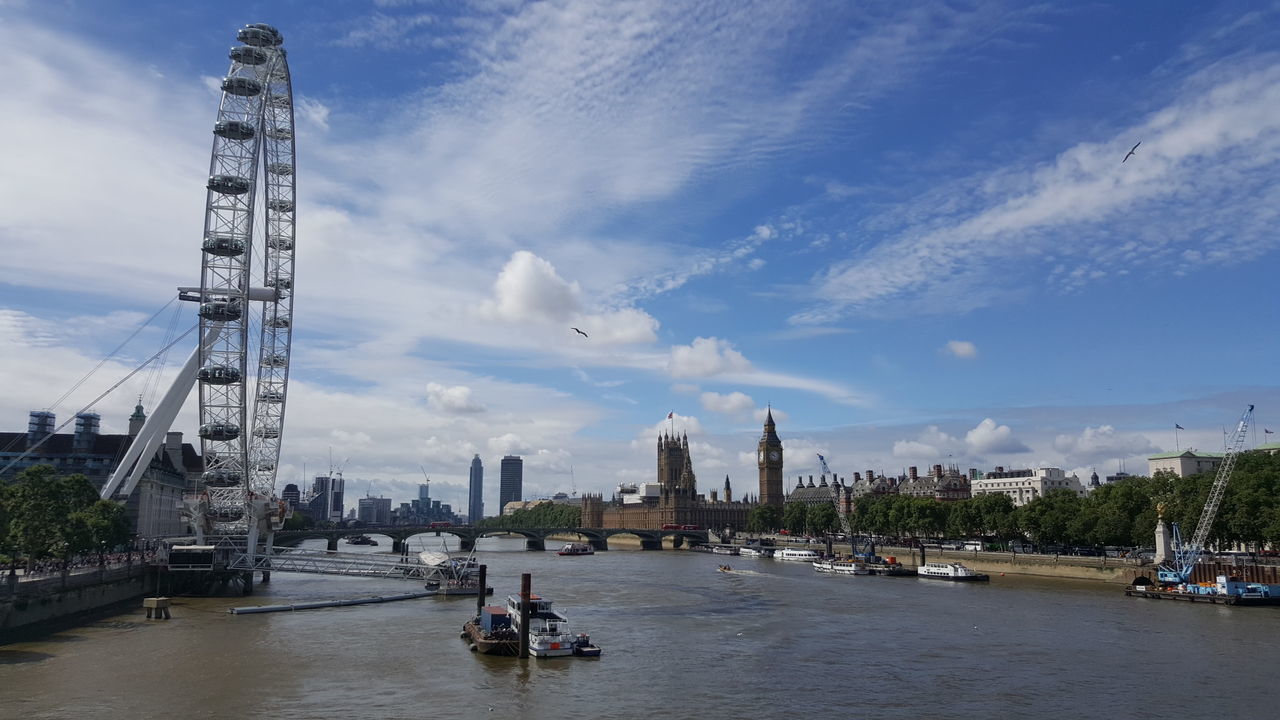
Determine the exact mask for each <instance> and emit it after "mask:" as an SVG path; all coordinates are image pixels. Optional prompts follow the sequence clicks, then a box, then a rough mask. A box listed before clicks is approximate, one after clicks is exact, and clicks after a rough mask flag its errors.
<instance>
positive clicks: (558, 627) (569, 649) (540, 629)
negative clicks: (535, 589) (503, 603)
mask: <svg viewBox="0 0 1280 720" xmlns="http://www.w3.org/2000/svg"><path fill="white" fill-rule="evenodd" d="M529 603H530V605H529V654H530V655H532V656H534V657H562V656H564V655H572V654H573V649H574V642H575V640H576V638H575V637H574V635H573V634H572V633H570V632H569V619H568V618H566V617H565V616H564V614H563V613H561V612H560V611H558V610H554V609H552V607H551V601H550V600H548V599H546V598H544V597H539V596H537V595H530V596H529ZM507 614H508V615H509V616H510V617H511V627H512V628H514V629H515V631H516V633H517V636H518V634H519V632H520V596H519V595H509V596H507Z"/></svg>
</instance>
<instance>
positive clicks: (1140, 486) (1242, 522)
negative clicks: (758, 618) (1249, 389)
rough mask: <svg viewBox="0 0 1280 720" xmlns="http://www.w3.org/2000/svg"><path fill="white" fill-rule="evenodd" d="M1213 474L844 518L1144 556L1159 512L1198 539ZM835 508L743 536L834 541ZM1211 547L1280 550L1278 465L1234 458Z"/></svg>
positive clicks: (898, 498)
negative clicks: (784, 534)
mask: <svg viewBox="0 0 1280 720" xmlns="http://www.w3.org/2000/svg"><path fill="white" fill-rule="evenodd" d="M1214 477H1215V476H1214V474H1213V473H1203V474H1199V475H1190V476H1187V477H1178V476H1177V475H1174V474H1173V473H1169V472H1157V473H1156V474H1155V476H1153V477H1141V476H1132V477H1127V478H1123V479H1120V480H1118V481H1116V482H1113V483H1108V484H1106V485H1102V486H1101V487H1098V488H1096V489H1094V491H1093V492H1092V493H1090V494H1089V495H1087V496H1085V497H1080V496H1079V495H1076V494H1075V493H1073V492H1071V491H1069V490H1051V491H1049V492H1047V493H1045V494H1044V495H1043V496H1041V497H1037V498H1036V499H1034V500H1032V501H1031V502H1029V503H1027V504H1025V505H1023V506H1021V507H1014V504H1013V501H1012V500H1011V499H1010V498H1009V497H1008V496H1006V495H1001V494H987V495H979V496H977V497H973V498H970V499H968V500H960V501H956V502H938V501H936V500H934V499H932V498H917V497H910V496H906V495H879V496H865V497H861V498H858V499H857V500H856V502H855V504H854V509H853V511H852V512H851V513H850V516H849V523H850V526H851V529H852V530H853V531H854V532H856V533H859V534H868V535H878V536H887V537H897V538H943V537H950V538H986V539H990V540H993V541H998V542H1007V541H1010V540H1015V539H1026V540H1030V541H1032V542H1034V543H1036V544H1038V545H1042V546H1045V545H1071V546H1092V547H1101V546H1108V545H1110V546H1121V547H1142V546H1150V545H1152V544H1153V542H1154V538H1155V528H1156V520H1157V508H1163V510H1164V518H1165V521H1166V522H1177V523H1179V525H1180V527H1181V529H1182V535H1183V537H1184V538H1190V536H1191V535H1192V534H1193V533H1194V532H1195V529H1196V524H1197V523H1198V522H1199V519H1200V514H1201V512H1202V511H1203V510H1204V506H1205V503H1206V502H1207V500H1208V497H1209V491H1210V489H1211V487H1212V486H1213V481H1214ZM839 528H840V523H839V518H838V517H837V516H836V512H835V508H834V506H833V505H829V504H820V505H813V506H806V505H804V504H802V503H798V502H797V503H787V504H786V505H785V506H783V508H782V509H781V510H779V509H778V508H775V507H765V506H762V507H757V508H755V509H753V510H752V512H751V514H750V515H749V517H748V521H747V530H748V531H752V532H773V531H776V530H780V529H785V530H787V531H788V532H790V533H809V534H813V535H818V534H823V533H828V532H837V531H839ZM1207 542H1208V543H1209V544H1210V545H1212V546H1215V547H1218V548H1227V547H1234V546H1236V545H1238V544H1239V545H1243V546H1246V547H1251V548H1253V549H1262V548H1264V547H1268V546H1270V547H1275V546H1280V456H1278V455H1269V454H1266V453H1244V454H1242V455H1240V456H1239V459H1238V460H1237V463H1236V466H1235V469H1234V471H1233V473H1232V477H1231V479H1230V481H1229V482H1228V484H1227V488H1226V492H1225V494H1224V496H1223V499H1222V504H1221V506H1220V507H1219V509H1218V514H1217V516H1216V517H1215V519H1214V522H1213V525H1212V526H1211V529H1210V531H1209V535H1208V541H1207Z"/></svg>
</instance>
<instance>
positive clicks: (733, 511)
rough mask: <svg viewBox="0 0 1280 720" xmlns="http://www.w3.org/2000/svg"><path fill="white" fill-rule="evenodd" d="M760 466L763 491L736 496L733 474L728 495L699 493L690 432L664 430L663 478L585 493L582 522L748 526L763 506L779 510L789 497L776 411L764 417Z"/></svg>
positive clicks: (660, 464) (618, 525) (637, 525)
mask: <svg viewBox="0 0 1280 720" xmlns="http://www.w3.org/2000/svg"><path fill="white" fill-rule="evenodd" d="M756 460H757V466H758V467H759V469H760V485H759V493H758V495H756V496H755V497H754V498H751V497H749V496H747V495H744V496H743V498H742V500H737V501H735V500H734V499H733V489H732V487H731V485H730V483H729V478H728V476H725V479H724V488H723V494H720V492H719V491H717V490H712V491H711V493H710V497H708V496H707V495H703V494H700V493H699V492H698V480H697V476H696V475H695V474H694V472H693V460H692V458H691V457H690V455H689V437H688V435H687V434H686V435H673V434H668V433H663V434H662V435H661V436H659V437H658V481H657V482H656V483H644V484H642V485H639V486H636V485H620V486H619V487H618V492H617V493H616V494H615V495H614V497H613V498H612V499H611V500H609V501H605V500H604V498H603V496H602V495H599V494H586V495H583V496H582V526H583V527H588V528H634V529H645V530H658V529H661V528H662V527H663V526H671V525H679V526H684V525H691V526H696V527H698V528H699V529H710V528H717V529H718V528H726V527H727V528H731V529H735V530H743V529H745V528H746V526H747V515H748V514H749V513H750V512H751V511H752V510H753V509H755V508H757V507H760V506H762V505H772V506H774V507H777V508H778V509H779V510H781V508H782V504H783V502H784V500H785V495H784V494H783V489H782V440H780V439H779V438H778V433H777V429H776V427H775V426H774V422H773V411H772V410H770V411H769V413H768V415H767V416H766V417H765V421H764V433H763V434H762V435H761V436H760V442H759V443H758V447H757V453H756Z"/></svg>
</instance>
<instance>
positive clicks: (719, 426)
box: [0, 0, 1280, 511]
mask: <svg viewBox="0 0 1280 720" xmlns="http://www.w3.org/2000/svg"><path fill="white" fill-rule="evenodd" d="M1278 20H1280V6H1277V5H1276V4H1268V3H1222V4H1211V3H1155V2H1151V3H1114V4H1107V3H1093V4H1088V5H1084V4H1080V5H1076V4H1071V5H1065V6H1062V7H1056V6H1032V5H1027V4H1022V3H1012V4H1002V3H981V4H967V3H936V4H935V3H912V4H903V5H902V6H900V5H899V4H890V3H871V2H866V3H857V2H797V3H788V2H777V1H771V2H758V3H752V2H745V1H735V2H724V3H714V2H706V3H698V4H696V5H690V4H687V3H660V2H613V3H578V2H567V1H565V2H541V3H521V2H514V1H511V2H507V1H494V2H475V3H454V2H412V1H410V0H384V1H382V2H371V3H355V2H350V3H316V2H275V3H271V2H259V3H235V2H227V3H218V4H196V3H189V4H173V3H145V2H97V3H74V2H22V1H21V0H19V1H17V2H14V1H13V0H0V47H2V48H3V50H2V52H4V53H5V55H6V58H5V66H6V67H7V68H9V72H8V73H7V77H8V80H7V82H8V83H9V85H10V86H9V87H8V88H7V92H6V93H5V95H4V96H3V97H0V103H3V104H4V105H5V107H4V108H3V111H2V112H0V127H2V128H3V129H4V131H5V132H4V136H5V137H6V138H8V139H9V143H8V146H7V149H6V158H5V162H4V172H3V173H0V183H2V184H3V186H4V192H2V193H0V203H2V204H3V209H2V212H0V246H2V247H3V249H4V255H5V257H6V262H5V263H4V264H3V265H2V266H0V335H4V336H5V337H4V340H5V343H6V346H7V347H8V348H9V349H8V350H7V351H6V352H5V353H4V354H3V357H0V371H2V372H3V376H4V377H5V378H6V379H7V380H8V382H9V384H10V385H11V386H12V390H11V391H8V392H6V394H5V397H3V398H0V412H2V413H3V415H4V417H7V418H9V421H8V422H7V424H8V425H9V426H10V427H12V428H17V427H21V426H22V423H23V421H24V420H25V415H26V412H27V411H28V410H30V409H34V408H42V407H50V406H53V405H54V403H55V401H56V400H57V399H58V397H59V396H60V395H62V394H63V392H64V391H65V390H67V389H68V388H70V387H71V386H72V385H73V384H74V383H76V381H77V380H79V379H80V378H81V376H83V375H84V374H85V373H86V372H88V371H89V369H91V368H92V367H93V366H94V365H95V364H97V362H98V361H99V360H100V359H101V358H102V356H103V355H105V354H106V353H107V352H108V351H110V350H111V349H112V348H114V347H115V346H116V345H117V344H119V343H120V342H121V341H122V340H123V339H124V338H125V337H126V336H128V334H129V333H131V332H132V331H133V329H134V328H136V327H137V326H138V325H139V324H140V323H141V322H142V321H143V320H144V319H146V318H147V317H149V316H150V315H151V314H152V313H153V312H155V311H156V310H157V309H158V308H160V307H161V306H163V305H164V304H165V303H166V302H167V301H168V300H169V299H170V297H171V296H172V294H173V288H174V287H175V286H176V285H180V284H191V283H192V282H193V279H194V278H195V277H197V275H198V270H199V260H200V258H199V251H198V243H199V234H200V228H201V223H202V213H203V202H204V191H203V182H204V175H205V174H206V172H207V167H208V165H207V163H208V153H209V145H210V135H209V129H210V126H211V125H212V122H213V119H214V115H215V114H216V108H217V102H218V98H217V94H216V91H215V88H216V84H217V81H218V78H219V77H220V76H221V75H222V74H223V73H225V71H226V67H227V65H228V61H227V59H226V50H227V49H228V48H229V47H230V46H231V45H232V44H234V36H235V30H236V29H237V28H238V27H239V26H240V25H242V24H244V23H247V22H269V23H272V24H274V25H275V26H277V27H278V28H279V29H280V30H281V31H282V33H283V34H284V37H285V47H286V48H287V49H288V51H289V58H290V64H291V68H292V71H293V76H294V92H295V102H296V106H297V113H298V125H299V138H298V152H299V159H298V167H299V176H298V185H299V198H300V204H299V212H298V233H299V240H298V248H299V249H298V278H297V288H298V292H297V296H296V297H297V317H296V331H295V344H294V367H293V371H292V372H293V374H292V383H291V386H290V399H289V412H288V416H287V421H286V428H287V429H286V434H285V441H284V449H283V453H284V458H283V460H284V462H283V465H282V468H281V479H282V481H289V480H294V481H296V480H298V479H300V478H301V477H302V476H303V473H304V464H305V472H306V474H307V475H312V474H314V472H315V471H316V470H323V469H324V468H326V467H327V466H328V465H329V462H330V461H329V457H330V453H332V456H333V457H334V461H333V462H334V463H335V464H338V465H342V466H343V469H344V472H345V474H346V476H347V477H348V478H349V479H351V480H353V481H354V485H355V487H357V488H361V492H363V488H366V487H370V486H371V487H372V489H373V492H374V493H375V494H378V493H382V494H386V495H390V496H392V497H394V498H397V499H407V497H408V496H409V495H411V494H413V492H414V486H415V484H416V482H418V481H419V480H420V479H421V470H420V469H419V468H420V466H422V467H425V468H426V469H427V472H428V473H429V474H430V475H431V477H432V482H433V487H435V488H437V495H438V496H440V497H443V498H444V499H445V500H446V501H451V502H453V503H454V504H455V505H457V506H462V505H463V504H464V503H463V490H462V488H463V486H464V484H465V479H466V473H467V465H468V462H469V460H470V458H471V456H472V454H473V453H479V454H480V455H481V457H482V459H483V460H484V461H485V464H486V466H487V467H488V468H489V469H490V474H491V475H493V476H494V483H492V485H493V487H492V492H489V493H488V494H487V496H486V504H487V507H488V509H489V510H490V511H494V510H495V508H496V500H497V489H496V474H497V472H496V471H497V465H498V461H499V459H500V458H501V456H502V455H503V454H505V453H509V452H514V453H519V454H522V455H524V456H525V458H526V464H525V468H526V471H525V472H526V488H527V490H526V494H527V495H529V496H537V495H545V494H549V493H551V492H555V491H558V490H569V489H570V486H571V484H572V485H573V486H574V487H575V488H576V489H577V490H579V491H584V490H589V491H600V492H605V493H606V494H608V493H609V492H611V491H612V489H613V487H614V486H615V485H616V484H617V483H618V482H620V481H646V480H650V479H652V478H653V476H654V473H655V470H654V453H653V443H654V437H655V433H656V432H657V431H658V429H659V428H660V427H664V426H667V421H666V417H667V413H668V412H671V411H674V413H675V421H674V426H675V427H676V428H677V429H678V430H680V431H681V432H685V431H687V432H688V433H689V436H690V440H691V442H692V443H693V447H694V454H693V458H694V465H695V470H696V471H697V472H698V474H699V480H700V487H701V488H702V489H704V490H709V489H711V488H713V487H718V486H719V485H720V484H721V483H722V482H723V477H724V475H726V474H727V475H729V476H730V477H731V479H732V480H733V483H734V487H735V490H736V491H737V492H739V493H741V492H746V491H751V490H754V488H755V483H756V471H755V459H754V449H755V442H756V439H757V438H758V434H759V428H760V420H761V417H762V414H763V410H764V409H765V407H766V406H767V405H768V404H772V407H773V408H774V409H775V417H777V419H778V421H779V433H780V435H781V436H782V437H783V439H784V442H785V443H786V448H787V453H788V457H787V471H786V472H787V474H788V476H789V480H788V482H789V483H793V482H794V477H795V476H796V475H798V474H805V475H807V474H809V473H814V472H816V468H815V465H816V460H815V457H814V454H815V453H816V452H822V453H823V454H824V455H826V456H827V458H828V459H829V461H830V462H831V464H832V466H833V469H834V470H835V471H836V472H838V473H840V474H842V475H845V474H848V475H851V474H852V473H853V472H854V471H864V470H866V469H874V470H876V471H877V472H881V471H882V472H888V473H896V472H899V471H900V470H902V469H903V468H905V467H907V466H910V465H918V466H922V467H923V466H928V465H932V464H934V463H953V464H957V465H959V466H961V467H962V468H968V467H977V468H980V469H989V468H991V467H993V466H995V465H1004V466H1028V465H1052V466H1059V467H1063V468H1065V469H1067V470H1069V471H1072V470H1074V471H1077V472H1081V473H1083V474H1084V475H1087V474H1088V472H1089V471H1090V470H1091V469H1093V468H1097V469H1098V470H1099V472H1100V473H1102V474H1106V473H1109V472H1112V471H1114V470H1115V469H1116V468H1117V467H1118V466H1119V464H1120V463H1124V464H1125V465H1126V467H1127V468H1128V469H1129V470H1130V471H1136V472H1145V457H1146V456H1147V455H1148V454H1150V453H1152V452H1156V451H1164V450H1171V449H1173V446H1174V436H1173V433H1172V428H1173V424H1174V423H1175V422H1176V423H1178V424H1181V425H1182V426H1183V427H1185V428H1187V430H1186V431H1185V432H1181V433H1180V434H1179V438H1178V442H1179V443H1180V446H1181V447H1184V448H1185V447H1186V446H1188V445H1193V446H1196V447H1200V448H1203V449H1207V450H1212V449H1216V448H1218V447H1220V445H1221V428H1222V426H1224V425H1231V424H1232V423H1234V421H1235V420H1236V419H1237V418H1238V416H1239V414H1240V412H1241V411H1242V410H1243V408H1244V405H1245V404H1247V403H1256V404H1257V406H1258V411H1257V412H1258V418H1259V422H1260V425H1261V426H1264V427H1265V426H1267V425H1268V424H1270V426H1271V427H1272V428H1273V429H1276V430H1280V427H1275V426H1277V425H1280V417H1277V416H1276V410H1275V407H1276V405H1277V401H1280V392H1277V386H1276V371H1275V367H1276V363H1275V361H1276V358H1277V349H1278V348H1277V340H1276V335H1275V333H1274V332H1273V328H1274V327H1275V326H1276V322H1277V303H1276V297H1275V296H1276V292H1275V289H1274V288H1275V286H1274V280H1273V277H1274V273H1275V267H1276V264H1275V263H1276V254H1277V253H1276V249H1277V244H1278V243H1280V240H1277V234H1276V233H1275V231H1274V227H1275V225H1276V214H1277V212H1278V211H1277V209H1276V208H1278V207H1280V202H1277V201H1278V200H1280V181H1278V180H1277V178H1280V173H1277V169H1278V168H1277V164H1278V161H1280V54H1277V53H1276V52H1275V51H1274V50H1273V48H1275V47H1277V46H1280V45H1278V44H1277V39H1280V38H1277V35H1280V22H1278ZM1138 141H1141V142H1142V145H1141V146H1140V147H1139V148H1138V151H1137V153H1136V155H1135V156H1134V157H1133V158H1130V159H1129V160H1128V161H1127V162H1124V163H1121V160H1122V159H1123V158H1124V156H1125V153H1126V152H1127V151H1128V150H1129V148H1130V147H1131V146H1132V145H1133V144H1134V143H1136V142H1138ZM180 312H183V313H186V314H185V315H181V316H178V317H177V318H171V316H170V315H169V314H168V311H166V312H165V313H164V314H162V319H161V320H159V321H157V323H156V324H155V325H154V326H152V327H151V328H149V329H148V330H146V331H144V332H143V333H142V334H140V335H139V339H138V340H137V341H136V342H135V343H133V344H130V345H129V346H128V347H127V348H126V350H125V351H124V353H123V354H122V355H121V356H120V357H118V358H115V359H113V360H111V361H109V362H108V363H106V364H105V365H104V367H103V369H102V370H100V371H99V372H98V373H97V374H96V375H94V377H93V378H92V379H91V380H90V381H89V382H86V383H85V385H84V386H82V387H81V388H80V389H79V390H77V391H75V392H73V393H72V394H71V395H70V396H69V397H68V398H67V399H66V400H64V401H62V402H61V403H59V404H58V405H57V406H56V407H55V408H54V409H55V411H57V412H59V414H60V418H64V419H65V418H69V417H70V416H71V414H73V413H74V412H75V410H77V409H78V408H79V407H81V406H82V405H83V404H85V403H87V402H88V401H89V400H90V399H91V398H93V397H94V396H95V395H97V394H98V393H99V392H101V391H102V390H104V389H105V388H106V387H108V386H110V385H111V384H112V383H113V382H115V380H117V379H118V378H119V377H121V376H123V374H124V373H126V372H128V370H129V369H131V368H132V366H133V362H136V361H137V360H140V359H142V358H144V357H146V356H147V355H150V354H151V353H152V352H154V350H155V349H156V348H158V347H159V346H160V345H161V344H162V341H163V337H164V335H165V330H166V328H167V326H168V324H169V323H170V322H172V323H173V324H174V327H179V328H185V327H186V325H187V324H189V323H191V322H193V319H192V312H191V309H190V308H189V307H184V308H182V309H181V311H180ZM571 326H577V327H581V328H583V329H584V330H587V332H588V333H590V335H591V337H590V338H589V339H584V338H582V337H580V336H578V335H576V334H575V333H573V332H572V330H570V329H569V328H570V327H571ZM184 354H185V351H183V352H178V351H175V354H174V357H173V358H171V360H170V362H169V364H168V366H167V368H166V370H165V371H163V372H159V373H157V374H156V376H155V377H154V378H151V379H149V380H148V379H147V374H146V373H144V374H141V375H139V376H138V377H136V378H135V379H133V380H131V381H129V382H128V383H126V384H125V385H123V386H122V387H121V388H120V390H118V391H117V392H116V393H114V394H113V395H111V396H110V397H108V398H107V399H106V400H104V401H103V402H102V403H100V404H99V405H98V406H97V410H98V411H99V412H101V413H102V414H103V416H104V417H103V421H104V425H105V426H106V427H107V429H108V430H111V429H115V430H120V429H122V427H123V425H124V418H125V417H126V416H127V415H128V412H129V410H130V409H131V407H132V404H133V403H134V402H135V401H136V398H137V396H138V395H139V394H142V395H143V396H144V402H145V401H146V400H149V399H152V398H154V397H155V395H156V393H157V388H159V387H162V386H163V384H164V383H165V382H167V378H168V376H169V373H171V372H172V368H173V366H174V365H175V364H176V363H177V361H178V359H179V356H181V355H184ZM131 361H132V362H131ZM19 378H20V379H21V380H17V379H19ZM189 404H190V403H189ZM179 424H180V427H179V428H177V429H181V430H184V431H186V432H187V433H188V434H193V431H194V429H195V424H196V421H195V415H194V412H193V411H192V410H191V409H190V408H188V409H187V410H186V411H184V414H183V416H182V417H181V418H180V423H179ZM1258 437H1259V440H1258V442H1262V441H1263V439H1264V438H1263V435H1262V433H1261V431H1259V436H1258ZM1268 439H1269V438H1268ZM571 478H572V480H571Z"/></svg>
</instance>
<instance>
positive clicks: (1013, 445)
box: [964, 418, 1031, 453]
mask: <svg viewBox="0 0 1280 720" xmlns="http://www.w3.org/2000/svg"><path fill="white" fill-rule="evenodd" d="M964 441H965V443H966V444H967V445H968V446H969V449H970V450H971V451H972V452H974V453H1024V452H1031V448H1029V447H1027V446H1026V445H1024V444H1023V443H1022V441H1021V440H1018V439H1017V438H1015V437H1014V436H1013V430H1012V429H1010V428H1009V426H1008V425H997V424H996V421H995V420H992V419H991V418H987V419H985V420H983V421H982V422H980V423H978V424H977V426H975V427H974V428H973V429H972V430H970V431H969V432H967V433H965V436H964Z"/></svg>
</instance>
